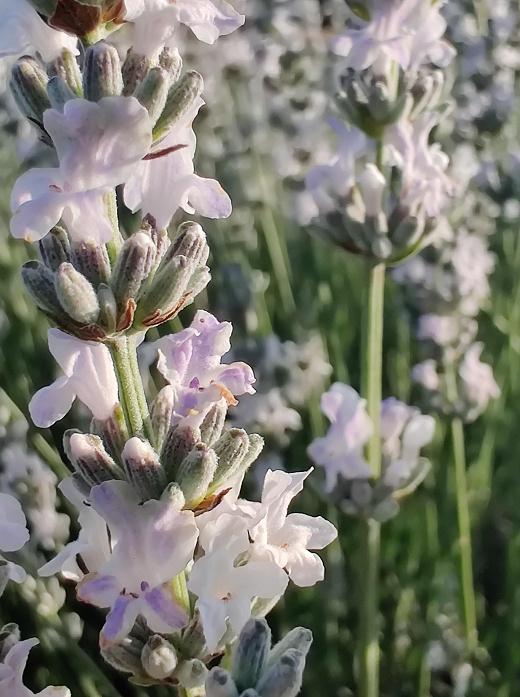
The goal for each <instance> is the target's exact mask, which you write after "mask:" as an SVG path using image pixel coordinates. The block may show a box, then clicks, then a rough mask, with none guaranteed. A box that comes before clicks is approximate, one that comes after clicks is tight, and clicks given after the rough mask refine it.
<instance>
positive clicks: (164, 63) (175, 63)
mask: <svg viewBox="0 0 520 697" xmlns="http://www.w3.org/2000/svg"><path fill="white" fill-rule="evenodd" d="M159 65H160V66H161V68H163V70H166V72H167V73H169V75H170V81H171V82H172V83H173V82H177V81H178V79H179V78H180V76H181V72H182V58H181V56H180V53H179V51H178V49H176V48H168V47H167V46H165V47H164V48H163V50H162V51H161V55H160V56H159Z"/></svg>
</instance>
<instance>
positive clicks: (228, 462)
mask: <svg viewBox="0 0 520 697" xmlns="http://www.w3.org/2000/svg"><path fill="white" fill-rule="evenodd" d="M249 448H250V443H249V437H248V435H247V433H246V432H245V431H244V430H242V429H241V428H230V429H229V431H226V432H225V433H224V434H223V435H222V436H221V437H220V438H219V439H218V441H217V442H216V443H215V445H214V446H213V449H214V451H215V453H216V454H217V456H218V465H217V469H216V471H215V476H214V477H213V480H212V482H211V486H210V493H211V492H213V491H215V490H216V489H218V488H219V486H222V484H225V483H226V481H228V480H229V479H231V478H232V477H234V476H235V475H236V474H238V473H239V472H240V471H241V470H242V463H243V462H244V459H245V457H246V455H247V453H248V451H249ZM244 471H245V470H244Z"/></svg>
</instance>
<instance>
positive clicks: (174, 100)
mask: <svg viewBox="0 0 520 697" xmlns="http://www.w3.org/2000/svg"><path fill="white" fill-rule="evenodd" d="M203 89H204V81H203V79H202V76H201V75H200V74H199V73H197V72H196V71H195V70H190V71H189V72H187V73H186V74H185V75H183V77H182V78H181V79H180V80H179V81H178V82H177V83H176V84H174V85H173V87H172V88H171V89H170V91H169V92H168V97H167V98H166V103H165V105H164V109H163V111H162V114H161V115H160V116H159V118H158V119H157V123H156V124H155V127H154V129H153V139H154V141H156V140H158V139H159V138H161V137H162V136H164V135H166V134H167V133H168V132H169V131H170V130H171V129H172V128H173V127H174V126H175V124H176V123H177V122H178V121H179V120H180V119H181V118H182V117H183V116H184V114H185V113H186V112H187V111H188V110H189V109H190V108H191V106H192V105H193V103H194V102H195V100H196V99H198V98H199V97H200V95H201V94H202V90H203Z"/></svg>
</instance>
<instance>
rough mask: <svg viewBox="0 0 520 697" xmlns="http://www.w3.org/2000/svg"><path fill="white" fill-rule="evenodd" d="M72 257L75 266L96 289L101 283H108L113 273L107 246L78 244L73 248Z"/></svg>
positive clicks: (91, 243) (90, 243) (86, 243)
mask: <svg viewBox="0 0 520 697" xmlns="http://www.w3.org/2000/svg"><path fill="white" fill-rule="evenodd" d="M70 256H71V262H72V264H73V266H74V267H75V268H76V269H77V270H78V271H80V272H81V273H82V274H83V276H85V278H86V279H88V280H89V281H90V283H92V285H93V286H94V288H97V287H98V286H99V284H100V283H108V281H109V279H110V275H111V273H112V271H111V267H110V259H109V258H108V252H107V248H106V246H105V245H97V244H95V243H93V242H76V243H75V244H73V245H72V247H71V252H70Z"/></svg>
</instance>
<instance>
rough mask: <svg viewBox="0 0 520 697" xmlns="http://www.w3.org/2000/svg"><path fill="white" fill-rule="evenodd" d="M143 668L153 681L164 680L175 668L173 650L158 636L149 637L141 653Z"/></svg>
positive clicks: (175, 660) (175, 654)
mask: <svg viewBox="0 0 520 697" xmlns="http://www.w3.org/2000/svg"><path fill="white" fill-rule="evenodd" d="M141 661H142V664H143V668H144V669H145V671H146V672H147V673H148V675H149V676H150V677H152V678H154V679H155V680H166V678H169V677H170V675H171V674H172V673H173V671H174V670H175V668H176V667H177V663H178V658H177V652H176V651H175V648H174V647H173V646H172V645H171V644H170V642H168V641H166V639H163V637H162V636H160V635H159V634H155V635H154V636H152V637H150V638H149V639H148V641H147V642H146V644H145V645H144V647H143V651H142V653H141Z"/></svg>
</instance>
